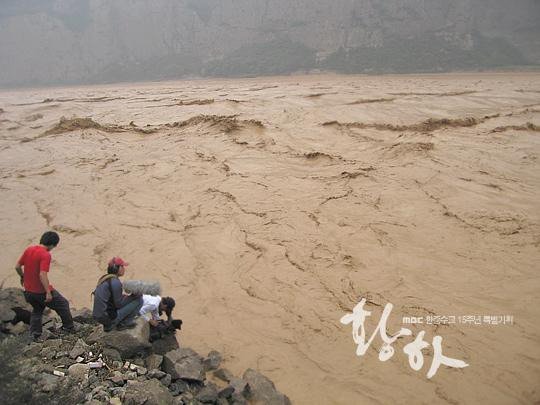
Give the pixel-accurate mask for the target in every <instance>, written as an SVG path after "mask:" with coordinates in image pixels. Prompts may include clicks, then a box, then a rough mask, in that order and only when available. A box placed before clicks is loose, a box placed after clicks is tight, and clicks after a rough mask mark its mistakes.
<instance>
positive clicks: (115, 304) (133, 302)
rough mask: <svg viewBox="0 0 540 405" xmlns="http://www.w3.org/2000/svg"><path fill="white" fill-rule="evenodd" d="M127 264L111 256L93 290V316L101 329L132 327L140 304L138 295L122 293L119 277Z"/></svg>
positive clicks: (107, 330) (123, 272)
mask: <svg viewBox="0 0 540 405" xmlns="http://www.w3.org/2000/svg"><path fill="white" fill-rule="evenodd" d="M127 265H128V264H127V263H126V262H125V261H124V260H122V259H121V258H119V257H113V258H112V259H111V261H110V262H109V265H108V266H107V274H105V275H104V276H102V277H100V279H99V280H98V283H97V287H96V289H95V290H94V309H93V313H92V314H93V316H94V319H95V320H96V321H98V322H99V323H101V324H102V325H103V330H104V331H105V332H109V331H111V330H112V329H113V327H116V329H118V330H122V329H127V328H133V327H134V326H135V321H134V319H135V317H136V316H137V315H138V314H139V310H140V309H141V306H142V298H141V296H139V295H133V294H132V295H123V294H122V290H123V287H122V282H121V281H120V279H119V277H122V276H123V275H124V274H125V271H126V269H125V266H127Z"/></svg>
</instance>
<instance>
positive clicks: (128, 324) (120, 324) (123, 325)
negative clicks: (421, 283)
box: [116, 321, 137, 330]
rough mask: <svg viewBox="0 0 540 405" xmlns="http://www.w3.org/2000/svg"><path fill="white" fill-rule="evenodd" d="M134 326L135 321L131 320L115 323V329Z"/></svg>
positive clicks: (135, 324)
mask: <svg viewBox="0 0 540 405" xmlns="http://www.w3.org/2000/svg"><path fill="white" fill-rule="evenodd" d="M135 326H137V323H135V322H133V321H131V322H122V323H119V324H118V325H116V330H124V329H133V328H134V327H135Z"/></svg>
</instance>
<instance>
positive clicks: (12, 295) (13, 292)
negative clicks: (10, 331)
mask: <svg viewBox="0 0 540 405" xmlns="http://www.w3.org/2000/svg"><path fill="white" fill-rule="evenodd" d="M0 302H7V303H8V304H9V305H10V306H11V308H14V307H20V308H24V309H26V310H28V311H32V306H31V305H30V304H29V303H27V302H26V299H25V298H24V291H23V290H22V289H21V288H14V287H11V288H0Z"/></svg>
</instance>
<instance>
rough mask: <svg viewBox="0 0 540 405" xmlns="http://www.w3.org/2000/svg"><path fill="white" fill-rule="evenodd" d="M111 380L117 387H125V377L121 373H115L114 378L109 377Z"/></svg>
mask: <svg viewBox="0 0 540 405" xmlns="http://www.w3.org/2000/svg"><path fill="white" fill-rule="evenodd" d="M109 379H110V380H111V381H112V382H113V384H114V385H116V386H121V385H124V375H123V374H122V373H121V372H120V371H113V374H112V377H109Z"/></svg>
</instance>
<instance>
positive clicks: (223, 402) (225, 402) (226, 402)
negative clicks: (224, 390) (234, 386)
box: [216, 397, 229, 405]
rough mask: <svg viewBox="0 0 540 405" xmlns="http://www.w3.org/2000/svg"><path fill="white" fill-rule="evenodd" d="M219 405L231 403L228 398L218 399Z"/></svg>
mask: <svg viewBox="0 0 540 405" xmlns="http://www.w3.org/2000/svg"><path fill="white" fill-rule="evenodd" d="M216 404H217V405H229V401H228V400H227V399H226V398H220V397H218V399H217V401H216Z"/></svg>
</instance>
